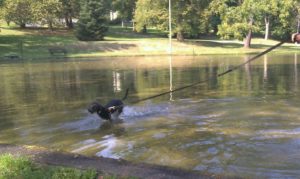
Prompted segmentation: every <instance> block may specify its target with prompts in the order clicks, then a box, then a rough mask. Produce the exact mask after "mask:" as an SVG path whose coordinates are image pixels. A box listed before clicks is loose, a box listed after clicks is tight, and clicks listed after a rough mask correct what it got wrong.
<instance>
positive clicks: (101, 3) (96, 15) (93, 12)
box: [76, 0, 110, 41]
mask: <svg viewBox="0 0 300 179" xmlns="http://www.w3.org/2000/svg"><path fill="white" fill-rule="evenodd" d="M109 7H110V1H109V0H85V1H82V5H81V12H80V17H79V21H78V23H77V29H76V36H77V38H78V39H79V40H85V41H92V40H103V39H104V36H105V32H107V30H108V27H107V16H108V14H109V9H110V8H109Z"/></svg>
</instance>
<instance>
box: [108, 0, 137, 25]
mask: <svg viewBox="0 0 300 179" xmlns="http://www.w3.org/2000/svg"><path fill="white" fill-rule="evenodd" d="M136 1H137V0H113V1H112V8H113V10H114V11H117V12H118V16H119V17H120V18H121V20H122V22H123V21H125V20H126V21H129V20H132V19H133V14H134V10H135V6H136Z"/></svg>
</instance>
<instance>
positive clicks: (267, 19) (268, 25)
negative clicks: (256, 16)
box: [265, 16, 270, 40]
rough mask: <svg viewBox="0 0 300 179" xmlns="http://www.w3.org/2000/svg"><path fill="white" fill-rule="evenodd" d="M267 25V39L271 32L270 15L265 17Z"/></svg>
mask: <svg viewBox="0 0 300 179" xmlns="http://www.w3.org/2000/svg"><path fill="white" fill-rule="evenodd" d="M265 25H266V31H265V40H268V39H269V33H270V18H269V17H268V16H266V17H265Z"/></svg>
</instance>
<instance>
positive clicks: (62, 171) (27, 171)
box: [0, 154, 97, 179]
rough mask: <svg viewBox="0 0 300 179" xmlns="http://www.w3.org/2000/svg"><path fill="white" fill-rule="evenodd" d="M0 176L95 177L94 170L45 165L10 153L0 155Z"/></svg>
mask: <svg viewBox="0 0 300 179" xmlns="http://www.w3.org/2000/svg"><path fill="white" fill-rule="evenodd" d="M0 178H24V179H26V178H28V179H32V178H53V179H56V178H57V179H59V178H70V179H71V178H72V179H73V178H74V179H76V178H86V179H93V178H97V172H96V171H95V170H87V171H81V170H77V169H73V168H65V167H45V166H38V165H36V164H34V163H33V162H32V161H31V160H30V159H28V158H26V157H14V156H12V155H10V154H4V155H1V156H0Z"/></svg>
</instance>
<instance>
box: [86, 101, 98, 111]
mask: <svg viewBox="0 0 300 179" xmlns="http://www.w3.org/2000/svg"><path fill="white" fill-rule="evenodd" d="M100 106H101V105H100V104H99V103H97V102H92V103H91V104H90V105H89V106H88V108H87V110H88V111H89V112H90V113H92V114H93V113H94V112H96V111H97V110H98V109H99V108H100Z"/></svg>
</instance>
